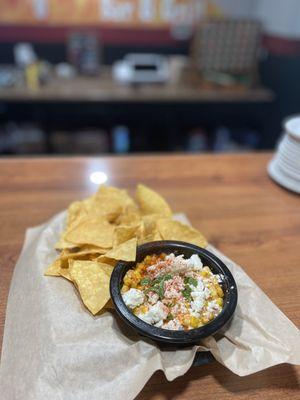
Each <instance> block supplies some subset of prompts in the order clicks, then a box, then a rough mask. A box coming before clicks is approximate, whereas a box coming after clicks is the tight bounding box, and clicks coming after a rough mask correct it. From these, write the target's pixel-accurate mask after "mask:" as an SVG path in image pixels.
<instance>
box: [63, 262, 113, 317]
mask: <svg viewBox="0 0 300 400" xmlns="http://www.w3.org/2000/svg"><path fill="white" fill-rule="evenodd" d="M69 269H70V276H71V278H72V280H73V282H74V283H75V284H76V287H77V288H78V291H79V293H80V296H81V299H82V301H83V303H84V304H85V306H86V307H87V308H88V309H89V310H90V312H91V313H92V314H94V315H95V314H97V313H98V312H99V311H100V310H101V309H102V308H103V307H104V306H105V305H106V303H107V302H108V300H109V298H110V293H109V282H110V277H109V275H108V274H107V272H106V271H105V270H104V269H103V266H102V265H101V264H99V263H97V262H95V261H81V260H72V261H71V262H70V268H69Z"/></svg>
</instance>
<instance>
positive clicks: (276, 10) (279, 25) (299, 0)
mask: <svg viewBox="0 0 300 400" xmlns="http://www.w3.org/2000/svg"><path fill="white" fill-rule="evenodd" d="M212 1H213V3H214V4H216V5H217V6H219V7H220V9H221V10H223V12H224V14H225V15H228V16H235V17H249V18H252V17H254V18H255V17H257V18H259V19H261V21H262V22H263V26H264V29H265V31H266V32H267V33H269V34H272V35H275V36H280V37H285V38H300V0H212Z"/></svg>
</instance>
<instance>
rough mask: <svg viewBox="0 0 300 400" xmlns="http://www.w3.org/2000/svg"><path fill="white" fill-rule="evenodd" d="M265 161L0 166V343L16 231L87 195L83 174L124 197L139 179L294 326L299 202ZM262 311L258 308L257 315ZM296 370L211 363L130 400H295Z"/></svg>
mask: <svg viewBox="0 0 300 400" xmlns="http://www.w3.org/2000/svg"><path fill="white" fill-rule="evenodd" d="M270 158H271V154H246V155H202V156H198V155H193V156H185V155H174V156H145V157H142V156H135V157H124V158H123V157H120V158H117V157H99V158H44V159H35V158H31V159H2V160H0V188H1V189H0V190H1V196H0V221H1V224H0V342H1V343H2V334H3V328H4V318H5V308H6V300H7V295H8V290H9V284H10V280H11V277H12V273H13V268H14V265H15V262H16V260H17V258H18V254H19V253H20V250H21V246H22V242H23V239H24V234H25V230H26V228H28V227H30V226H34V225H37V224H40V223H42V222H44V221H45V220H47V219H48V218H50V217H51V216H52V215H53V214H55V213H57V212H58V211H60V210H62V209H64V208H65V207H67V205H68V204H69V203H70V202H71V201H72V200H75V199H80V198H83V197H85V196H87V195H90V194H91V193H93V192H94V191H95V190H96V185H95V184H93V183H92V182H91V181H90V179H89V177H90V174H91V173H92V172H93V171H96V170H100V171H103V172H105V173H106V174H107V176H108V184H112V185H117V186H121V187H125V188H129V189H130V190H133V189H134V187H135V185H136V184H137V183H138V182H144V183H146V184H148V185H150V186H151V187H153V188H154V189H156V190H158V191H159V192H160V193H161V194H163V195H164V196H165V197H166V198H167V200H168V201H169V203H170V204H171V206H172V208H173V210H174V212H182V211H183V212H185V213H186V214H187V216H188V217H189V219H190V220H191V221H192V223H193V224H194V226H195V227H197V228H199V229H200V230H201V231H202V232H203V233H204V234H205V235H206V236H207V237H208V239H209V241H210V242H211V243H212V244H214V245H215V246H216V247H218V248H219V249H220V250H221V251H222V252H224V253H225V254H226V255H227V256H229V257H230V258H232V259H233V260H235V261H236V262H237V263H239V264H240V265H242V266H243V268H244V269H245V271H246V272H247V273H248V274H249V275H250V277H251V278H252V279H254V281H255V282H256V283H257V284H258V285H259V286H260V287H261V288H262V289H263V290H264V291H265V292H266V294H267V295H268V296H269V297H270V298H271V299H272V301H273V302H274V303H275V304H276V305H277V306H278V307H280V309H281V310H282V311H283V312H284V313H285V314H286V315H287V316H288V317H289V318H290V319H291V320H292V321H293V322H294V323H295V324H296V325H297V326H298V327H299V326H300V312H299V304H300V291H299V282H300V268H299V261H300V197H299V196H297V195H295V194H292V193H290V192H288V191H286V190H284V189H282V188H280V187H279V186H277V185H276V184H275V183H273V182H272V181H271V180H270V179H269V178H268V176H267V172H266V166H267V163H268V161H269V159H270ZM262 313H263V310H262ZM299 388H300V368H299V367H294V366H290V365H280V366H277V367H273V368H270V369H268V370H265V371H263V372H260V373H257V374H255V375H252V376H249V377H245V378H240V377H237V376H235V375H234V374H233V373H231V372H230V371H228V370H227V369H225V368H224V367H223V366H221V365H219V364H217V363H213V364H211V365H208V366H203V367H193V368H191V370H190V371H189V372H188V373H187V374H185V375H184V376H183V377H180V378H178V379H176V380H175V381H173V382H167V380H166V379H165V377H164V376H163V374H162V373H160V372H159V373H156V374H155V375H154V376H153V377H152V378H151V380H150V381H149V382H148V384H147V385H146V386H145V388H144V390H143V391H142V392H141V394H140V395H139V396H138V399H139V400H142V399H143V400H146V399H147V400H150V399H151V400H154V399H155V400H158V399H163V400H170V399H178V400H179V399H180V400H182V399H189V400H193V399H201V398H203V399H206V400H210V399H214V400H215V399H264V400H265V399H266V400H268V399H272V400H273V399H299V398H300V391H299Z"/></svg>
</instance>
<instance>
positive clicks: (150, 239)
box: [138, 231, 162, 246]
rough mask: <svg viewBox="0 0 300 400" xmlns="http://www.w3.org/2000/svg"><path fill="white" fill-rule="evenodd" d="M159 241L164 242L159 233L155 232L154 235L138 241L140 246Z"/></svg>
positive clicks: (151, 234)
mask: <svg viewBox="0 0 300 400" xmlns="http://www.w3.org/2000/svg"><path fill="white" fill-rule="evenodd" d="M158 240H162V237H161V235H160V233H159V232H158V231H155V232H153V233H150V235H147V236H144V237H142V238H140V239H138V245H139V246H140V245H141V244H144V243H149V242H156V241H158Z"/></svg>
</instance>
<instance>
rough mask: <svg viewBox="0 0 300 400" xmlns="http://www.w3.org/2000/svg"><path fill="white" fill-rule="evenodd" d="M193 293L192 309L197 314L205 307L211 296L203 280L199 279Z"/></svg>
mask: <svg viewBox="0 0 300 400" xmlns="http://www.w3.org/2000/svg"><path fill="white" fill-rule="evenodd" d="M192 288H193V291H192V292H191V296H192V298H193V301H192V302H191V308H192V310H193V311H195V312H199V311H201V310H202V308H203V307H204V303H205V300H206V299H207V298H208V297H209V296H210V291H209V289H208V288H207V287H205V286H204V284H203V282H202V280H201V279H197V286H196V287H195V286H192Z"/></svg>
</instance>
